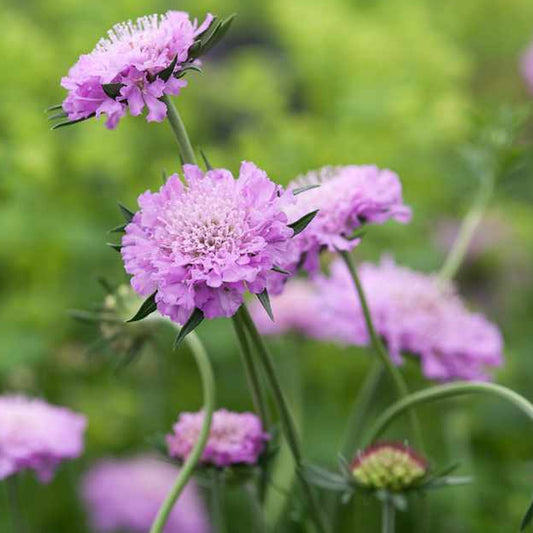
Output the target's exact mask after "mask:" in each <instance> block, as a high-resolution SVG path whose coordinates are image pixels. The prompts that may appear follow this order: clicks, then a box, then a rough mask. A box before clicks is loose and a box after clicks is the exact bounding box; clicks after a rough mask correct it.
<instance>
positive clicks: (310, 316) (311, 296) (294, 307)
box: [250, 279, 320, 337]
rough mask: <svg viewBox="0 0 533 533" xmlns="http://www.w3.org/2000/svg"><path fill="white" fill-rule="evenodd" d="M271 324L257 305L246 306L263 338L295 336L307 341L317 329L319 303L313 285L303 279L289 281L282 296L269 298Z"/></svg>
mask: <svg viewBox="0 0 533 533" xmlns="http://www.w3.org/2000/svg"><path fill="white" fill-rule="evenodd" d="M270 303H271V306H272V311H273V314H274V317H275V320H274V321H272V320H270V318H269V317H268V315H267V314H266V313H265V311H264V309H263V306H262V305H261V304H260V303H259V302H254V303H253V304H252V305H251V306H250V313H251V314H252V317H253V319H254V322H255V324H256V326H257V328H258V329H259V332H260V333H261V334H263V335H282V334H284V333H287V332H291V331H292V332H296V333H301V334H303V335H307V336H310V337H314V336H316V334H317V329H319V328H320V322H319V317H318V315H319V309H320V301H319V299H318V297H317V290H316V287H315V285H314V284H313V283H311V282H310V281H308V280H304V279H291V280H290V281H289V282H288V283H287V284H286V286H285V289H284V290H283V292H282V293H281V294H279V295H277V296H274V297H272V298H270Z"/></svg>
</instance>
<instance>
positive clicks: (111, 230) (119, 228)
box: [108, 224, 127, 233]
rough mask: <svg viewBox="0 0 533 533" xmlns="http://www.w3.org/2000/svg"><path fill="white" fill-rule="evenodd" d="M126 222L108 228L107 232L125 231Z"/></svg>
mask: <svg viewBox="0 0 533 533" xmlns="http://www.w3.org/2000/svg"><path fill="white" fill-rule="evenodd" d="M126 226H127V224H121V225H120V226H115V227H114V228H113V229H110V230H109V231H108V233H126Z"/></svg>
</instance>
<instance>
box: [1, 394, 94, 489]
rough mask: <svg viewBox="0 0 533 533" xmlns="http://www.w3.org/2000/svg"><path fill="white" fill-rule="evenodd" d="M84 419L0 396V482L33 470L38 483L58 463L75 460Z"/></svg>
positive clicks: (18, 398) (34, 401) (47, 477)
mask: <svg viewBox="0 0 533 533" xmlns="http://www.w3.org/2000/svg"><path fill="white" fill-rule="evenodd" d="M86 426H87V419H86V418H85V417H84V416H83V415H79V414H77V413H74V412H72V411H70V410H69V409H67V408H65V407H57V406H55V405H50V404H48V403H46V402H45V401H43V400H40V399H36V398H27V397H25V396H0V480H1V479H4V478H6V477H8V476H11V475H13V474H16V473H17V472H19V471H21V470H34V471H35V473H36V475H37V477H38V478H39V480H40V481H41V482H42V483H47V482H49V481H50V480H51V479H52V476H53V475H54V471H55V469H56V468H57V466H58V465H59V464H60V463H61V461H63V460H65V459H74V458H76V457H79V456H80V455H81V453H82V451H83V433H84V431H85V427H86Z"/></svg>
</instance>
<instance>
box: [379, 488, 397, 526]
mask: <svg viewBox="0 0 533 533" xmlns="http://www.w3.org/2000/svg"><path fill="white" fill-rule="evenodd" d="M394 518H395V509H394V504H393V503H392V498H390V497H389V496H387V497H385V498H384V499H383V501H382V502H381V533H394Z"/></svg>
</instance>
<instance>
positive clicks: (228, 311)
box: [122, 162, 294, 324]
mask: <svg viewBox="0 0 533 533" xmlns="http://www.w3.org/2000/svg"><path fill="white" fill-rule="evenodd" d="M183 172H184V176H185V183H183V182H182V181H180V179H179V177H178V176H177V175H173V176H171V177H170V178H169V179H168V181H167V182H166V183H165V185H163V186H162V187H161V189H160V190H159V192H156V193H152V192H149V191H148V192H145V193H144V194H142V195H141V196H140V197H139V200H138V202H139V206H140V210H139V211H138V212H137V213H135V215H134V216H133V218H132V219H131V222H130V223H129V224H128V225H127V227H126V234H125V235H124V237H123V239H122V258H123V260H124V265H125V268H126V271H127V272H128V273H129V274H131V275H132V276H133V277H132V280H131V284H132V286H133V288H134V289H135V291H136V292H137V293H138V294H140V295H142V296H149V295H153V298H154V301H155V303H156V304H157V309H158V310H159V312H160V313H161V314H163V315H165V316H168V317H170V319H171V320H173V321H175V322H178V323H180V324H185V323H186V322H187V321H188V320H191V319H192V318H194V317H197V316H198V315H199V316H200V320H201V318H203V317H204V316H205V317H206V318H215V317H230V316H232V315H233V314H234V313H235V312H236V311H237V309H238V308H239V307H240V305H241V304H242V303H243V295H244V293H245V291H246V290H249V291H250V292H252V293H254V294H260V293H262V292H263V291H265V289H266V288H267V285H268V284H269V283H270V282H271V281H273V280H274V279H275V278H276V277H278V278H279V277H281V276H283V274H279V273H277V272H274V271H273V270H272V269H273V268H274V267H276V265H278V264H279V263H280V262H283V260H284V259H285V257H286V256H287V254H288V252H289V242H290V240H291V237H292V236H293V234H294V231H293V229H292V228H291V227H289V226H287V215H286V214H285V213H284V211H283V209H284V208H285V207H286V206H287V205H289V204H290V202H291V201H292V198H293V195H292V193H291V192H284V191H283V189H282V188H281V187H280V186H278V185H276V184H275V183H274V182H272V181H271V180H270V179H269V178H268V177H267V175H266V173H265V172H263V171H262V170H260V169H259V168H257V167H256V166H255V165H254V164H253V163H248V162H244V163H242V165H241V168H240V172H239V177H238V178H237V179H234V178H233V176H232V174H231V172H229V171H228V170H225V169H214V170H209V171H208V172H206V173H204V172H203V171H202V170H200V168H198V167H197V166H194V165H184V167H183Z"/></svg>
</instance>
